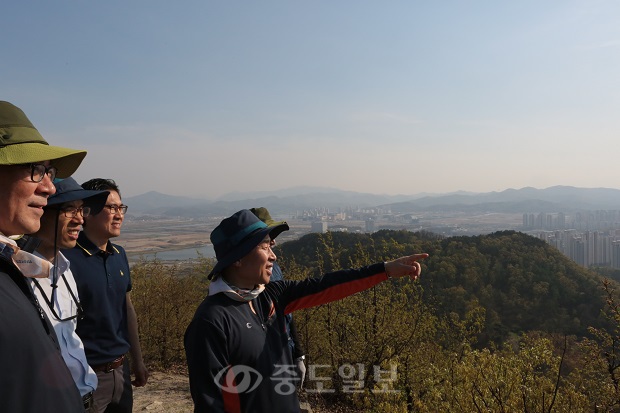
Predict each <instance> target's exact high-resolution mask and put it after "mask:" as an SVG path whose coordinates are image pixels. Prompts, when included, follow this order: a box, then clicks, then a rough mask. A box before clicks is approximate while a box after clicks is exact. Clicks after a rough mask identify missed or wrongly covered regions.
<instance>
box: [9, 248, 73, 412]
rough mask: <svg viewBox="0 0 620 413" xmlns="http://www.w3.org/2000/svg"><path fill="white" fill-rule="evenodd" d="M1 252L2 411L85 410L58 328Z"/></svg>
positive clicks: (20, 275)
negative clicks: (57, 331) (62, 350)
mask: <svg viewBox="0 0 620 413" xmlns="http://www.w3.org/2000/svg"><path fill="white" fill-rule="evenodd" d="M1 255H2V254H0V365H1V366H2V374H0V411H3V412H19V413H31V412H32V413H35V412H36V413H44V412H49V413H52V412H56V413H60V412H63V413H78V412H84V406H83V404H82V396H80V392H79V391H78V389H77V387H76V386H75V382H74V381H73V378H72V377H71V373H70V372H69V369H68V368H67V365H66V364H65V362H64V360H63V358H62V356H61V354H60V349H59V347H58V344H57V340H56V334H55V333H54V329H53V328H52V326H51V324H50V323H49V321H48V320H47V318H45V315H44V314H43V313H42V312H41V311H40V310H39V308H38V306H37V303H36V301H35V298H34V296H33V295H32V291H31V290H30V287H29V286H28V285H27V283H26V280H25V278H24V277H23V275H22V274H21V273H20V272H19V270H18V269H17V268H16V267H15V266H14V265H13V263H12V262H11V261H10V258H9V257H5V256H1ZM44 305H45V304H44Z"/></svg>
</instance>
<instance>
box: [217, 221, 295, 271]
mask: <svg viewBox="0 0 620 413" xmlns="http://www.w3.org/2000/svg"><path fill="white" fill-rule="evenodd" d="M287 229H288V225H286V224H280V225H275V226H271V227H270V226H267V224H265V223H264V222H263V221H261V220H260V219H259V218H258V217H257V216H256V215H254V214H253V213H252V211H250V210H249V209H242V210H241V211H239V212H236V213H234V214H233V215H232V216H230V217H228V218H226V219H224V220H222V222H220V225H218V226H217V227H215V229H214V230H213V231H212V232H211V243H212V244H213V249H214V250H215V257H216V258H217V264H215V267H213V270H212V271H211V272H210V273H209V275H208V276H207V278H208V279H210V280H211V279H213V276H214V275H215V274H219V273H220V272H221V271H222V270H223V269H225V268H226V267H228V266H229V265H231V264H232V263H234V262H235V261H237V260H240V259H241V258H243V257H245V256H246V255H248V254H249V253H250V251H252V249H254V247H256V246H257V245H258V244H260V242H261V241H262V240H263V239H264V238H265V236H267V235H269V236H270V237H271V239H274V238H275V237H277V236H278V235H280V233H281V232H282V231H286V230H287Z"/></svg>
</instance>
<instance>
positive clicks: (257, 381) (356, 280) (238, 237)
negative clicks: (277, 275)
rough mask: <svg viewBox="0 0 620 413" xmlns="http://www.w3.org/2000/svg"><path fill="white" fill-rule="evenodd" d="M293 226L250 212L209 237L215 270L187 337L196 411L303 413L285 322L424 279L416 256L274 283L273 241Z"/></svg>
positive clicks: (225, 222) (224, 223)
mask: <svg viewBox="0 0 620 413" xmlns="http://www.w3.org/2000/svg"><path fill="white" fill-rule="evenodd" d="M286 227H288V225H285V224H280V225H275V226H271V227H270V226H268V225H267V224H265V223H264V222H262V221H261V220H260V219H259V218H258V217H257V216H255V215H254V214H253V213H252V212H251V211H250V210H247V209H244V210H241V211H239V212H237V213H235V214H233V215H232V216H230V217H228V218H226V219H224V220H223V221H222V222H221V223H220V224H219V225H218V226H217V227H216V228H215V229H214V230H213V231H212V232H211V242H212V243H213V249H214V250H215V256H216V258H217V264H216V265H215V267H214V268H213V270H212V271H211V272H210V273H209V275H208V278H209V279H213V281H212V282H211V284H210V285H209V295H208V296H207V297H206V298H205V299H204V301H203V302H202V303H201V304H200V306H199V307H198V309H197V310H196V314H195V315H194V318H193V320H192V321H191V323H190V324H189V326H188V327H187V330H186V332H185V354H186V355H187V366H188V369H189V384H190V391H191V394H192V398H193V400H194V412H195V413H203V412H205V413H206V412H246V413H250V412H252V413H254V412H274V411H277V412H278V413H293V412H295V413H297V412H299V411H300V406H299V400H298V398H297V392H296V388H295V382H296V380H298V378H297V375H296V374H295V371H294V369H295V365H294V364H293V359H292V356H291V352H290V351H289V348H288V345H287V341H288V335H287V333H286V326H285V315H286V314H289V313H291V312H293V311H295V310H300V309H302V308H309V307H314V306H318V305H321V304H325V303H329V302H332V301H336V300H339V299H341V298H344V297H348V296H350V295H352V294H355V293H357V292H359V291H363V290H366V289H368V288H371V287H372V286H374V285H376V284H378V283H380V282H382V281H385V280H387V279H389V278H397V277H405V276H410V277H412V278H413V279H417V278H418V277H419V276H420V273H421V270H422V269H421V266H420V263H419V262H418V261H419V260H423V259H425V258H426V257H428V254H414V255H410V256H406V257H401V258H398V259H395V260H392V261H388V262H380V263H376V264H372V265H370V266H367V267H362V268H360V269H348V270H341V271H336V272H333V273H330V274H326V275H324V276H321V277H316V278H308V279H305V280H302V281H293V280H280V281H274V282H270V278H271V275H272V272H273V264H274V262H275V261H276V255H275V254H274V253H273V251H272V250H271V246H272V245H273V241H272V240H273V239H274V238H275V237H276V236H277V235H278V234H280V233H281V232H282V231H283V230H285V229H286Z"/></svg>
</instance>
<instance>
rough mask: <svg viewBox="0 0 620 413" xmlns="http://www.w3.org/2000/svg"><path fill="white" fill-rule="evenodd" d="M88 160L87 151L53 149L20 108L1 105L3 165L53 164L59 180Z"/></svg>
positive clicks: (0, 131) (0, 126)
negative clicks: (49, 162)
mask: <svg viewBox="0 0 620 413" xmlns="http://www.w3.org/2000/svg"><path fill="white" fill-rule="evenodd" d="M85 156H86V151H81V150H76V149H69V148H61V147H59V146H51V145H50V144H48V143H47V141H46V140H45V139H43V136H41V134H40V133H39V131H38V130H37V129H36V128H35V127H34V125H33V124H32V122H30V120H29V119H28V117H27V116H26V114H25V113H24V112H23V111H22V110H21V109H20V108H18V107H17V106H15V105H13V104H12V103H9V102H5V101H0V165H22V164H29V163H36V162H45V161H51V163H52V165H53V166H55V167H56V169H58V174H57V176H58V178H67V177H69V176H71V175H72V174H73V173H74V172H75V171H76V169H77V168H78V166H80V164H81V163H82V160H83V159H84V157H85Z"/></svg>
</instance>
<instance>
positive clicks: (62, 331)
mask: <svg viewBox="0 0 620 413" xmlns="http://www.w3.org/2000/svg"><path fill="white" fill-rule="evenodd" d="M35 255H37V256H39V257H41V258H43V257H42V256H41V254H39V253H38V252H35ZM57 265H58V273H57V277H58V279H57V281H56V284H57V288H56V292H55V293H54V297H53V298H54V301H53V302H52V305H53V306H54V311H55V312H56V314H57V315H58V316H59V317H60V318H61V319H65V318H69V317H71V316H74V315H76V314H77V304H76V302H75V300H74V299H73V297H72V296H71V293H70V292H69V290H68V289H67V284H69V288H71V291H72V292H73V295H74V296H75V297H76V298H77V299H78V300H79V296H78V290H77V286H76V285H75V279H74V278H73V274H72V273H71V269H70V268H69V261H68V260H67V259H66V258H65V256H64V255H62V253H61V252H59V253H58V256H57ZM61 274H64V276H65V279H66V280H67V283H65V282H64V280H63V279H62V277H61ZM53 276H54V266H52V268H51V269H50V275H49V277H48V278H37V281H38V283H39V285H40V286H41V288H42V289H43V291H44V292H45V295H46V296H47V300H51V299H52V290H53V288H52V278H53ZM29 281H30V287H31V288H32V291H33V292H34V295H35V296H36V297H37V300H39V304H40V306H41V308H42V309H43V310H44V311H45V314H46V315H47V318H49V320H50V322H51V323H52V326H54V330H55V331H56V335H57V336H58V343H59V345H60V350H61V353H62V357H63V358H64V360H65V363H66V364H67V367H69V371H71V376H72V377H73V380H74V381H75V384H76V385H77V388H78V389H79V391H80V394H81V395H82V396H84V395H85V394H88V393H90V392H91V391H94V390H95V389H96V388H97V374H96V373H95V372H94V371H93V369H92V368H91V367H90V366H89V365H88V362H87V361H86V354H84V344H83V343H82V340H81V339H80V337H79V336H78V335H77V333H76V332H75V328H76V326H77V318H73V319H71V320H66V321H59V320H58V319H57V318H56V317H55V316H54V314H53V313H52V311H51V310H50V308H49V305H48V304H47V300H46V299H45V297H43V296H42V294H41V291H40V290H39V288H37V286H36V285H35V282H34V281H33V279H30V280H29Z"/></svg>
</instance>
